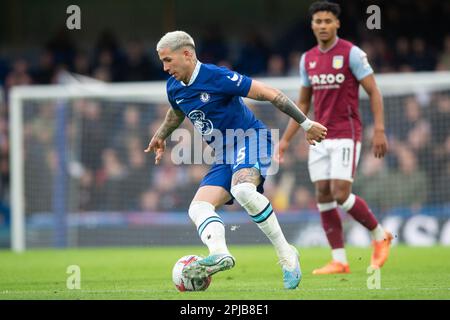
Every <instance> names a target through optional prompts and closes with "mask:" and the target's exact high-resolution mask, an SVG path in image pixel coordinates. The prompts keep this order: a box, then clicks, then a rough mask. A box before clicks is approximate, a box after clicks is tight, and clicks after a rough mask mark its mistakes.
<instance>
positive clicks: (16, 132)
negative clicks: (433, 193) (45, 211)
mask: <svg viewBox="0 0 450 320" xmlns="http://www.w3.org/2000/svg"><path fill="white" fill-rule="evenodd" d="M376 79H377V83H378V85H379V87H380V89H381V92H382V94H383V96H384V97H386V96H389V95H401V94H420V93H422V92H429V91H436V90H450V72H423V73H402V74H379V75H377V76H376ZM258 80H261V81H263V82H265V83H267V84H269V85H272V86H274V87H276V88H278V89H280V90H281V91H283V92H285V93H286V94H288V95H289V96H290V97H291V98H292V99H294V100H295V99H297V95H298V92H299V83H300V81H299V78H297V77H290V78H261V79H258ZM362 91H363V90H360V92H361V98H362V99H365V98H366V97H365V94H364V93H363V92H362ZM124 97H126V98H127V99H128V100H129V101H141V102H144V101H145V102H164V101H166V100H167V98H166V92H165V82H163V81H158V82H140V83H111V84H109V83H108V84H107V83H77V84H67V85H36V86H19V87H14V88H12V89H11V91H10V92H9V115H10V120H9V121H10V123H9V125H10V131H9V132H10V163H11V164H10V166H11V173H10V174H11V179H10V181H11V249H12V250H13V251H15V252H22V251H24V250H25V249H26V241H25V240H26V239H25V223H26V221H25V205H24V204H25V198H24V194H25V182H24V176H25V173H24V154H23V151H24V147H25V146H24V127H23V113H24V108H25V104H24V101H26V100H30V99H32V100H36V101H39V100H46V99H54V100H58V99H74V98H103V99H110V100H114V99H120V98H124ZM449 125H450V124H449Z"/></svg>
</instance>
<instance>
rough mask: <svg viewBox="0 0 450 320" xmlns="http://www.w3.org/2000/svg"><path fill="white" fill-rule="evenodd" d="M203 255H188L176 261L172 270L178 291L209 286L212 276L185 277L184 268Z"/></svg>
mask: <svg viewBox="0 0 450 320" xmlns="http://www.w3.org/2000/svg"><path fill="white" fill-rule="evenodd" d="M200 259H202V257H200V256H197V255H188V256H184V257H181V258H180V259H178V261H177V262H176V263H175V265H174V267H173V270H172V280H173V283H174V284H175V287H176V288H177V290H178V291H180V292H184V291H203V290H206V289H207V288H208V287H209V284H210V283H211V276H209V277H207V278H204V279H187V278H185V277H183V273H182V272H183V269H184V267H186V266H187V265H189V264H190V263H192V262H194V261H197V260H200Z"/></svg>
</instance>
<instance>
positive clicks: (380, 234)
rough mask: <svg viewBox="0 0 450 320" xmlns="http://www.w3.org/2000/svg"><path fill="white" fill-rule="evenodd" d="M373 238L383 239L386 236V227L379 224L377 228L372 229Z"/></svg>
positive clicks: (376, 239)
mask: <svg viewBox="0 0 450 320" xmlns="http://www.w3.org/2000/svg"><path fill="white" fill-rule="evenodd" d="M370 234H371V236H372V239H373V240H375V241H381V240H383V239H384V237H385V233H384V229H383V227H382V226H381V224H378V225H377V226H376V227H375V229H373V230H371V231H370Z"/></svg>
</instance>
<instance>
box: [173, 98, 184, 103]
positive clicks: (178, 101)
mask: <svg viewBox="0 0 450 320" xmlns="http://www.w3.org/2000/svg"><path fill="white" fill-rule="evenodd" d="M183 100H184V99H179V100H175V102H176V103H177V104H180V103H182V102H183Z"/></svg>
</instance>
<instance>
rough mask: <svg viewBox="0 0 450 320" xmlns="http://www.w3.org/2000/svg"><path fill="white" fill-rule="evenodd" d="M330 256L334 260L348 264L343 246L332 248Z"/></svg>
mask: <svg viewBox="0 0 450 320" xmlns="http://www.w3.org/2000/svg"><path fill="white" fill-rule="evenodd" d="M331 256H332V257H333V260H334V261H339V262H340V263H343V264H348V262H347V254H346V253H345V249H344V248H339V249H332V250H331Z"/></svg>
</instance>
